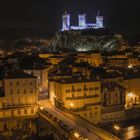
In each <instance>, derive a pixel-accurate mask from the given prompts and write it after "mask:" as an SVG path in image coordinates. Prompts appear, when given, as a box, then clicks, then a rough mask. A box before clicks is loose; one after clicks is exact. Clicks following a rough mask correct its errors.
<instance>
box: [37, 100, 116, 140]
mask: <svg viewBox="0 0 140 140" xmlns="http://www.w3.org/2000/svg"><path fill="white" fill-rule="evenodd" d="M38 104H39V105H40V106H42V107H43V110H45V111H47V112H49V113H51V114H52V115H54V116H56V117H57V118H58V119H59V120H62V121H63V122H64V124H66V125H68V126H69V127H71V128H75V129H76V130H77V131H78V133H79V134H80V135H82V136H83V137H84V138H87V139H88V140H94V139H96V140H112V139H116V140H118V139H117V138H116V137H114V136H113V135H110V134H109V133H107V132H106V131H104V130H102V129H99V128H97V127H95V126H93V125H92V124H91V123H89V122H87V121H85V120H83V119H81V118H79V117H78V116H75V115H73V114H72V113H69V112H67V111H61V110H59V109H57V108H55V107H54V106H53V105H52V104H51V103H50V101H49V100H40V101H39V102H38ZM99 136H100V138H99Z"/></svg>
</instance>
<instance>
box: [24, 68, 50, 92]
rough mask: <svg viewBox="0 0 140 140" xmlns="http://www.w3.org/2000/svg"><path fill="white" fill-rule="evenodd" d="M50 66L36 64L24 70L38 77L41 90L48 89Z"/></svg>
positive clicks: (45, 90)
mask: <svg viewBox="0 0 140 140" xmlns="http://www.w3.org/2000/svg"><path fill="white" fill-rule="evenodd" d="M48 70H49V68H48V67H41V66H39V67H38V66H37V67H36V66H35V67H32V68H28V69H25V70H24V72H25V73H28V74H33V75H34V76H36V77H37V81H38V87H39V92H47V91H48Z"/></svg>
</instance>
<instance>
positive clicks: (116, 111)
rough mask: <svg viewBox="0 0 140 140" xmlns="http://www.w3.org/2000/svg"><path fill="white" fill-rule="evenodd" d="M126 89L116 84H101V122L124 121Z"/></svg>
mask: <svg viewBox="0 0 140 140" xmlns="http://www.w3.org/2000/svg"><path fill="white" fill-rule="evenodd" d="M125 97H126V89H125V88H124V87H122V86H121V85H119V84H117V83H115V82H102V83H101V104H102V108H101V122H102V123H110V122H118V121H121V120H123V119H124V111H125Z"/></svg>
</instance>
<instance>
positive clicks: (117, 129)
mask: <svg viewBox="0 0 140 140" xmlns="http://www.w3.org/2000/svg"><path fill="white" fill-rule="evenodd" d="M114 129H115V131H116V137H117V134H118V132H119V130H120V127H119V126H118V125H114Z"/></svg>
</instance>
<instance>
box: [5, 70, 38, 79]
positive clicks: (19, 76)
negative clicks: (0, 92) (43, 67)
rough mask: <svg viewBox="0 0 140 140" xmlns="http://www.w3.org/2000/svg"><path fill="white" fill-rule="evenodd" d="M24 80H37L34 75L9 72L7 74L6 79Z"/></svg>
mask: <svg viewBox="0 0 140 140" xmlns="http://www.w3.org/2000/svg"><path fill="white" fill-rule="evenodd" d="M23 78H36V77H35V76H33V75H30V74H27V73H23V72H21V71H15V72H9V73H6V74H5V76H4V79H23Z"/></svg>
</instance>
